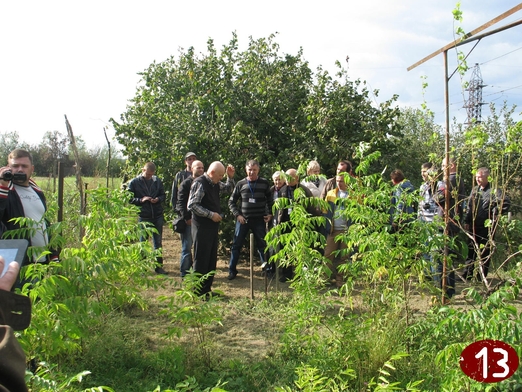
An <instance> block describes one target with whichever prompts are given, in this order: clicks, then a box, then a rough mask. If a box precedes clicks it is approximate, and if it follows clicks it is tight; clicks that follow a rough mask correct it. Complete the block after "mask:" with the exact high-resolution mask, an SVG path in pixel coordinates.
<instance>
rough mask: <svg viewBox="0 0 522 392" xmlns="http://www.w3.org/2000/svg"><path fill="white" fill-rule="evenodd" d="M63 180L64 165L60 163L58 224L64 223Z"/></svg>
mask: <svg viewBox="0 0 522 392" xmlns="http://www.w3.org/2000/svg"><path fill="white" fill-rule="evenodd" d="M63 178H64V170H63V167H62V163H61V162H60V161H58V222H62V221H63Z"/></svg>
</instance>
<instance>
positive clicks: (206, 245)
mask: <svg viewBox="0 0 522 392" xmlns="http://www.w3.org/2000/svg"><path fill="white" fill-rule="evenodd" d="M218 232H219V222H214V221H212V220H211V219H207V218H201V220H200V221H196V220H195V219H192V241H193V244H194V271H195V272H197V273H200V274H202V275H205V274H208V273H209V272H210V271H215V270H216V265H217V251H218ZM213 281H214V276H211V277H209V278H207V279H205V280H204V282H203V285H202V287H201V290H199V293H198V294H199V295H203V294H206V293H209V292H210V291H211V287H212V282H213Z"/></svg>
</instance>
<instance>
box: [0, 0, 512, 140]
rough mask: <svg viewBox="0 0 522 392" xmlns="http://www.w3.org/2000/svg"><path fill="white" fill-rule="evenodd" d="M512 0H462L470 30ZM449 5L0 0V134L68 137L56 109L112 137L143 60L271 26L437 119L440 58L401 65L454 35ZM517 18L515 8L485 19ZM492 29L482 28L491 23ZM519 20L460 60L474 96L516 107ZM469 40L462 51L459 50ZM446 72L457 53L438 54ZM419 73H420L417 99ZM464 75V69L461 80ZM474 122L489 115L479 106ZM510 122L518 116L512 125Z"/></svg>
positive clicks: (459, 98) (242, 38) (454, 92)
mask: <svg viewBox="0 0 522 392" xmlns="http://www.w3.org/2000/svg"><path fill="white" fill-rule="evenodd" d="M518 3H519V2H518V1H514V0H502V1H494V0H489V1H486V0H462V1H461V7H460V8H461V10H462V12H463V18H464V20H463V23H462V27H463V29H464V30H465V31H466V32H468V31H471V30H474V29H475V28H477V27H479V26H480V25H482V24H484V23H486V22H488V21H489V20H491V19H493V18H495V17H497V16H498V15H500V14H502V13H503V12H505V11H507V10H509V9H511V8H513V7H514V6H516V5H517V4H518ZM455 5H456V1H448V0H437V1H429V2H428V1H418V0H417V1H414V0H393V1H390V0H364V1H354V0H352V1H346V0H344V1H340V0H338V1H337V0H332V1H329V0H323V1H320V2H319V1H306V0H305V1H302V0H301V1H291V0H278V1H274V0H267V1H263V2H255V3H254V2H248V1H244V0H243V1H227V0H223V1H217V0H213V1H209V0H204V1H183V2H181V1H174V0H171V1H166V0H149V1H135V0H125V1H120V0H103V1H98V0H91V1H89V2H81V3H80V2H76V1H70V0H68V1H53V0H48V1H40V0H38V1H35V0H29V1H3V2H2V3H1V4H0V36H1V37H2V38H1V40H0V48H1V61H0V89H1V94H0V132H7V131H18V133H19V134H20V137H21V139H22V140H24V141H28V142H30V143H33V144H37V143H39V142H40V141H41V138H42V135H43V134H44V133H45V132H46V131H53V130H59V131H61V132H66V128H65V124H64V114H66V115H67V117H68V119H69V122H70V123H71V125H72V128H73V131H74V133H75V134H76V135H79V136H81V137H82V138H83V139H84V140H85V141H86V142H87V144H88V145H89V146H94V145H103V144H105V138H104V134H103V128H104V127H105V126H107V127H108V135H109V137H113V136H114V129H112V128H111V127H110V124H109V122H108V120H109V118H111V117H114V118H116V119H118V118H119V117H120V114H121V113H123V112H124V111H125V108H126V105H127V103H128V100H129V99H130V98H132V97H133V96H134V93H135V91H136V86H137V85H138V82H139V75H137V73H138V72H141V71H143V70H144V69H146V68H147V67H148V65H149V64H151V63H152V62H153V61H156V62H161V61H163V60H165V59H167V58H168V57H170V56H171V55H176V54H177V53H178V51H179V49H180V48H184V49H187V48H189V47H190V46H193V47H194V48H195V50H196V52H199V53H200V52H205V50H206V42H207V40H208V38H212V39H214V42H215V43H216V46H217V47H218V48H219V47H221V46H222V45H223V44H226V43H228V42H229V40H230V39H231V37H232V32H233V31H235V32H236V33H237V35H238V38H239V43H240V47H243V48H244V47H245V46H246V44H247V43H248V37H250V36H252V37H253V38H254V39H257V38H261V37H267V36H268V35H270V34H272V33H275V32H277V33H278V35H277V38H276V42H277V43H279V45H280V48H281V51H282V52H283V53H290V54H296V53H297V51H298V50H299V48H301V47H302V48H303V51H304V58H305V59H306V60H307V61H308V62H309V63H310V65H311V67H312V69H313V70H315V69H316V67H317V66H318V65H322V66H323V68H325V69H327V70H329V71H333V70H334V63H335V61H336V60H339V61H342V62H344V61H345V59H346V57H347V56H349V62H348V64H347V65H348V68H349V74H350V78H351V79H353V80H355V79H358V78H360V79H362V80H366V82H367V83H368V85H369V86H370V88H371V89H372V90H373V89H378V90H380V93H379V96H378V97H374V98H373V99H374V100H375V101H376V102H382V101H384V100H386V99H389V98H390V97H391V96H392V95H393V94H398V95H399V101H398V102H399V105H400V106H412V107H416V108H418V107H420V104H421V103H422V102H423V100H424V99H425V100H426V102H427V104H428V106H429V107H430V108H431V109H432V110H433V111H434V112H435V114H436V120H437V121H438V122H440V123H443V122H444V116H445V109H444V96H443V93H444V69H443V56H442V55H441V54H440V55H438V56H436V57H435V58H433V59H431V60H429V61H428V62H426V63H424V64H423V65H421V66H419V67H417V68H415V69H414V70H412V71H410V72H408V71H407V70H406V68H407V67H409V66H410V65H412V64H414V63H416V62H417V61H418V60H420V59H422V58H424V57H425V56H427V55H429V54H431V53H432V52H434V51H436V50H438V49H440V48H441V47H443V46H444V45H446V44H448V43H450V42H451V41H453V39H454V38H455V37H454V34H453V33H454V31H455V28H456V25H455V23H454V20H453V17H452V10H453V9H454V8H455ZM521 17H522V11H518V12H516V13H515V14H513V15H512V16H511V17H508V18H506V19H504V20H503V21H501V22H499V23H497V24H495V25H494V26H493V27H492V28H498V27H501V26H504V25H506V24H508V23H510V22H513V21H516V20H518V19H520V18H521ZM492 28H490V29H488V30H491V29H492ZM520 37H522V26H517V27H514V28H511V29H509V30H506V31H504V32H501V33H498V34H495V35H493V36H490V37H487V38H484V39H483V40H482V41H481V42H480V43H479V44H478V46H477V47H476V48H475V49H474V50H473V51H472V53H471V54H470V55H469V57H468V60H467V61H468V64H469V65H470V66H473V65H474V64H475V63H478V64H480V69H481V73H482V78H483V81H484V84H485V85H487V86H486V87H484V90H483V101H484V102H495V103H496V104H497V106H500V105H502V103H503V101H504V100H506V101H507V102H508V103H509V104H510V105H511V104H517V105H518V108H517V111H516V113H517V115H518V113H520V112H521V111H522V105H521V103H522V50H521V49H522V39H521V38H520ZM472 46H473V44H468V45H465V46H461V47H460V50H462V51H463V52H465V53H467V52H468V51H469V50H471V48H472ZM448 59H449V68H450V73H451V72H453V69H454V68H455V66H456V54H455V52H454V51H451V52H450V53H449V56H448ZM421 76H426V77H427V82H428V85H429V86H428V89H427V91H426V94H425V95H424V97H423V94H422V93H423V91H422V80H421ZM469 77H471V72H470V73H469V74H468V76H467V78H469ZM465 98H467V96H465V95H463V93H462V91H461V88H460V81H459V78H458V76H457V75H456V76H454V77H453V78H452V81H451V84H450V102H451V106H450V116H451V117H452V118H453V117H457V118H459V119H461V121H464V120H465V117H466V111H465V109H463V108H462V106H463V104H464V102H463V100H464V99H465ZM482 114H483V117H486V116H487V115H488V114H489V109H488V107H487V106H484V108H483V112H482ZM519 119H520V118H519V117H518V116H517V120H519Z"/></svg>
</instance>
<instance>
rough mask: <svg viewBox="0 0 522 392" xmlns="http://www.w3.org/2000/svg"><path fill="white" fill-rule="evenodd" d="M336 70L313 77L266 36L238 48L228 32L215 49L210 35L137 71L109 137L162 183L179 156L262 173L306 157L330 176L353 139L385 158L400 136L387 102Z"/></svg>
mask: <svg viewBox="0 0 522 392" xmlns="http://www.w3.org/2000/svg"><path fill="white" fill-rule="evenodd" d="M337 66H338V73H337V75H335V77H333V76H331V75H330V74H329V73H328V72H327V71H324V70H322V69H321V68H319V69H318V70H317V73H315V74H314V72H312V70H311V69H310V67H309V64H308V62H307V61H306V60H305V59H304V58H303V52H302V50H300V51H299V52H298V53H297V54H294V55H291V54H282V53H281V52H280V49H279V45H278V44H277V43H276V42H275V36H274V35H271V36H269V37H268V38H261V39H257V40H254V39H252V38H250V40H249V43H248V47H247V49H246V50H244V51H241V50H239V47H238V38H237V36H236V34H233V35H232V39H231V40H230V42H229V43H228V44H227V45H224V46H223V47H222V48H221V50H220V51H218V50H217V49H216V47H215V45H214V42H213V40H212V39H209V40H208V43H207V52H206V53H204V54H200V55H197V54H196V52H195V49H194V48H192V47H191V48H189V49H188V50H186V51H184V50H180V52H179V55H178V56H177V58H176V57H174V56H172V57H170V58H169V59H167V60H165V61H163V62H161V63H156V62H154V63H152V64H151V65H150V66H149V67H148V68H147V69H146V70H145V71H143V72H141V73H140V75H141V77H142V79H141V82H140V84H139V86H138V87H137V91H136V95H135V96H134V98H132V99H131V100H130V104H129V105H128V106H127V109H126V111H125V112H124V113H123V114H122V115H121V117H120V119H119V121H116V120H115V119H111V121H112V123H113V125H114V128H115V130H116V139H117V140H118V142H119V143H120V144H121V145H122V146H123V147H124V151H123V153H124V154H125V155H126V156H127V157H128V159H129V165H130V167H129V170H130V171H132V172H133V173H134V172H135V171H136V167H137V166H138V165H140V164H142V163H143V162H146V161H149V160H151V161H154V162H155V163H156V164H157V165H158V172H159V173H160V174H161V175H162V176H163V178H164V179H165V180H166V181H169V180H170V179H172V178H173V177H174V174H175V173H176V172H177V171H178V170H180V169H181V168H182V167H183V156H184V154H185V153H186V152H187V151H194V152H196V153H197V154H198V157H199V158H200V159H202V160H203V161H204V163H205V164H206V165H208V164H210V163H211V162H212V161H214V160H221V161H223V162H224V163H231V164H234V165H236V166H237V167H238V168H241V167H243V166H244V163H245V162H246V160H247V159H258V160H259V161H260V163H261V164H262V165H264V166H265V168H266V169H268V170H267V171H265V172H264V175H265V176H270V175H271V170H274V169H275V168H277V167H282V168H288V167H295V166H297V165H299V163H302V162H305V161H308V160H310V159H317V160H318V161H319V162H320V163H321V165H322V166H323V168H324V170H325V171H326V172H327V174H332V173H333V170H335V167H336V165H337V161H338V160H340V159H351V158H352V155H353V153H354V149H355V148H357V145H358V144H359V143H360V142H366V143H368V144H369V146H370V151H371V150H380V151H381V152H382V153H383V154H386V153H391V152H392V151H394V150H395V148H396V147H395V139H394V137H399V136H400V131H399V126H398V125H397V123H396V121H395V120H396V118H397V117H398V115H399V109H398V108H397V107H394V101H395V100H396V97H395V96H394V97H392V98H391V99H390V100H388V101H386V102H384V103H381V104H375V103H374V102H373V101H372V100H371V99H370V91H368V90H367V89H366V86H365V83H364V82H361V81H360V80H356V81H351V80H350V79H349V77H348V74H347V71H346V70H345V69H343V68H342V66H341V65H340V63H337ZM372 94H374V95H377V94H378V91H374V92H372ZM238 173H241V171H239V172H238Z"/></svg>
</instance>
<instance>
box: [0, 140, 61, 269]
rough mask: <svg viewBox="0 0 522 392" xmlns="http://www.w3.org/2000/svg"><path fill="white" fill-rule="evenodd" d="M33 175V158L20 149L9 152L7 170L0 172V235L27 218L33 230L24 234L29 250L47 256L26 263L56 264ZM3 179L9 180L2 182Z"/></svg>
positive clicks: (43, 199) (1, 169) (45, 207)
mask: <svg viewBox="0 0 522 392" xmlns="http://www.w3.org/2000/svg"><path fill="white" fill-rule="evenodd" d="M33 172H34V166H33V157H32V155H31V153H29V152H28V151H26V150H22V149H16V150H13V151H12V152H11V153H10V154H9V157H8V158H7V166H4V167H2V168H0V220H1V226H2V228H3V229H4V230H2V229H1V228H0V234H3V231H7V230H17V229H20V224H18V223H16V222H14V221H13V220H12V219H13V218H20V217H25V218H30V219H32V220H33V222H34V225H33V228H34V230H31V231H30V233H29V231H28V234H27V237H25V239H27V240H29V243H30V245H31V246H33V247H39V248H41V249H42V250H49V251H50V252H51V254H50V255H48V256H42V257H41V258H39V259H38V260H35V259H33V260H30V261H33V262H39V263H48V262H49V261H58V254H59V251H58V250H53V249H47V248H48V244H49V237H48V234H47V227H48V225H49V223H48V222H47V221H46V220H45V218H44V215H45V211H46V210H47V205H46V200H45V195H44V193H43V191H42V190H41V189H40V188H39V187H38V186H37V185H36V183H35V182H34V181H33V180H31V176H32V175H33ZM6 176H7V177H8V178H9V177H11V179H6ZM37 253H39V252H37Z"/></svg>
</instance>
